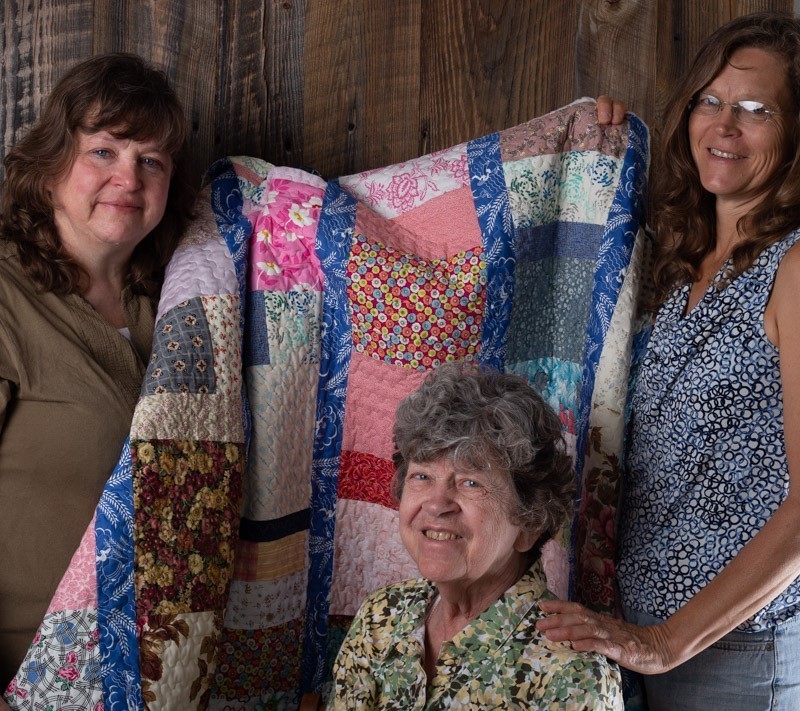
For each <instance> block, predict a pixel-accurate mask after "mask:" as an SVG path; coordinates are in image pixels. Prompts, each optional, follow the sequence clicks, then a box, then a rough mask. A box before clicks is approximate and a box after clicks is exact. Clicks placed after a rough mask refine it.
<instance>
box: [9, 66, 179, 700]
mask: <svg viewBox="0 0 800 711" xmlns="http://www.w3.org/2000/svg"><path fill="white" fill-rule="evenodd" d="M185 136H186V126H185V120H184V116H183V110H182V108H181V105H180V102H179V101H178V99H177V97H176V96H175V93H174V92H173V91H172V89H171V88H170V86H169V84H168V82H167V80H166V78H165V76H164V75H163V74H162V73H161V72H159V71H157V70H155V69H153V68H152V67H150V66H148V65H147V64H145V63H144V62H143V61H142V60H141V59H140V58H139V57H136V56H133V55H127V54H108V55H102V56H98V57H94V58H92V59H89V60H87V61H85V62H83V63H81V64H78V65H77V66H75V67H73V68H72V69H71V70H69V71H68V72H67V73H66V74H65V75H64V76H63V77H62V78H61V80H60V81H59V82H58V84H57V85H56V87H55V89H54V90H53V92H52V94H51V95H50V96H49V98H48V100H47V102H46V105H45V108H44V111H43V113H42V115H41V117H40V118H39V120H38V121H37V122H36V124H35V125H34V126H32V127H31V129H30V130H29V131H28V133H27V134H26V135H25V136H24V137H23V139H22V140H21V141H20V142H19V143H18V144H17V145H16V146H14V147H13V148H11V149H10V151H9V152H8V155H7V157H6V159H5V181H4V183H3V187H2V191H3V195H2V215H1V216H0V560H2V566H0V683H5V682H7V681H8V680H9V679H10V678H11V677H12V675H13V674H14V673H15V672H16V670H17V667H18V666H19V664H20V662H21V661H22V659H23V657H24V655H25V652H26V650H27V648H28V646H29V644H30V642H31V640H32V639H33V636H34V633H35V631H36V628H37V626H38V624H39V623H40V622H41V620H42V618H43V616H44V613H45V611H46V608H47V605H48V603H49V602H50V599H51V597H52V596H53V593H54V591H55V588H56V586H57V584H58V582H59V579H60V577H61V575H62V574H63V573H64V571H65V570H66V568H67V566H68V564H69V561H70V557H71V556H72V554H73V553H74V551H75V549H76V548H77V547H78V544H79V542H80V538H81V535H82V534H83V532H84V530H85V529H86V526H87V524H88V523H89V521H90V518H91V516H92V512H93V511H94V508H95V506H96V504H97V501H98V499H99V496H100V493H101V491H102V488H103V485H104V483H105V481H106V479H107V477H108V475H109V474H110V473H111V471H112V469H113V467H114V465H115V463H116V460H117V458H118V456H119V452H120V449H121V446H122V444H123V442H124V440H125V437H126V435H127V433H128V431H129V429H130V422H131V417H132V414H133V408H134V405H135V403H136V400H137V398H138V394H139V388H140V385H141V381H142V378H143V376H144V372H145V365H146V362H147V360H148V358H149V354H150V345H151V338H152V330H153V325H154V303H155V301H154V300H155V299H156V298H157V296H158V292H159V288H160V283H161V278H162V274H163V270H164V267H165V265H166V263H167V261H168V259H169V257H170V255H171V254H172V252H173V250H174V248H175V246H176V243H177V241H178V239H179V237H180V233H181V231H182V229H183V226H184V224H185V222H186V220H187V219H188V217H189V215H190V206H191V202H192V199H193V191H192V188H191V186H190V185H189V183H188V181H187V180H186V177H185V169H184V167H183V148H184V143H185ZM0 705H2V701H0Z"/></svg>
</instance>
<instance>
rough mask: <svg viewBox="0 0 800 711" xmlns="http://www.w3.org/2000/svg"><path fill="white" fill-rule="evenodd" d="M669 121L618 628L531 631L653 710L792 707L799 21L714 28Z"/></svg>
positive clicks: (636, 410)
mask: <svg viewBox="0 0 800 711" xmlns="http://www.w3.org/2000/svg"><path fill="white" fill-rule="evenodd" d="M670 106H671V109H670V111H669V113H668V116H667V119H666V122H665V131H664V137H663V143H662V153H661V157H660V161H659V165H658V168H657V170H656V171H655V186H654V196H653V201H652V205H653V215H652V222H653V225H654V227H655V229H656V261H655V271H654V284H655V291H656V298H657V299H658V301H659V308H658V314H657V318H656V321H655V324H654V327H653V330H652V334H651V336H650V341H649V344H648V351H647V354H646V355H645V358H644V359H643V362H642V364H641V367H640V370H639V373H638V378H637V381H636V384H635V386H634V391H633V395H632V413H633V414H632V420H631V428H630V433H629V440H628V443H629V444H628V455H627V480H626V486H625V492H624V495H623V502H622V517H621V521H620V552H619V561H618V566H617V580H618V583H619V588H620V595H621V601H622V605H623V609H624V613H625V617H626V619H627V620H628V621H627V622H623V621H621V620H615V619H613V618H611V617H607V616H603V615H599V614H595V613H593V612H590V611H588V610H586V609H585V608H583V607H581V606H579V605H577V604H574V603H565V602H543V603H542V607H543V609H545V610H546V611H547V612H549V613H552V616H551V617H550V618H548V619H547V620H545V621H543V622H541V623H540V629H542V630H547V634H548V636H549V637H550V638H551V639H553V640H564V639H570V640H572V641H573V646H574V648H575V649H579V650H583V651H595V652H600V653H602V654H606V655H607V656H609V657H611V658H612V659H615V660H617V661H619V662H620V663H621V664H622V665H623V666H626V667H628V668H631V669H634V670H636V671H640V672H643V673H644V674H645V675H646V676H645V677H644V680H645V688H646V691H647V698H648V703H649V706H650V708H651V711H653V710H655V709H710V708H720V709H721V708H724V709H726V710H734V711H735V710H737V709H748V710H755V709H771V708H775V707H780V708H792V709H795V708H800V577H799V576H800V328H798V314H800V245H798V244H797V243H798V242H800V229H799V228H800V159H799V158H798V142H799V140H800V21H798V20H797V19H794V18H792V17H788V16H784V15H780V14H777V13H760V14H757V15H750V16H746V17H740V18H738V19H735V20H733V21H731V22H729V23H728V24H726V25H724V26H723V27H721V28H720V29H718V30H717V31H716V32H715V33H714V34H712V35H711V36H710V37H709V38H708V39H707V40H706V41H705V42H704V44H703V46H702V47H701V49H700V51H699V53H698V55H697V57H696V58H695V61H694V63H693V65H692V67H691V68H690V70H689V72H688V74H687V76H686V77H685V78H684V79H682V80H681V81H680V82H679V83H678V85H677V88H676V90H675V92H674V93H673V96H672V98H671V103H670Z"/></svg>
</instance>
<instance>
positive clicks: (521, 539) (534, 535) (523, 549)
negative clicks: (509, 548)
mask: <svg viewBox="0 0 800 711" xmlns="http://www.w3.org/2000/svg"><path fill="white" fill-rule="evenodd" d="M539 536H541V532H540V531H533V532H532V531H523V530H522V529H520V532H519V533H518V534H517V539H516V540H515V541H514V550H515V551H517V553H527V552H528V551H529V550H530V549H531V548H533V546H534V544H535V543H536V541H538V540H539Z"/></svg>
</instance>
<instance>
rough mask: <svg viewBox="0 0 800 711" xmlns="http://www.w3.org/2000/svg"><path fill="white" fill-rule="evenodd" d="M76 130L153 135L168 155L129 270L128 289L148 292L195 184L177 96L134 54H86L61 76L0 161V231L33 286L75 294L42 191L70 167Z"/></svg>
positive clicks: (75, 277)
mask: <svg viewBox="0 0 800 711" xmlns="http://www.w3.org/2000/svg"><path fill="white" fill-rule="evenodd" d="M79 130H81V131H85V132H88V133H93V132H96V131H100V130H110V131H111V132H113V134H114V135H115V136H118V137H120V138H131V139H133V140H154V141H156V142H157V143H158V144H159V146H160V147H161V148H162V149H163V150H165V151H166V152H168V153H169V154H170V155H171V156H172V159H173V166H174V167H173V175H172V180H171V182H170V189H169V195H168V198H167V205H166V210H165V213H164V217H163V218H162V220H161V222H160V223H159V224H158V225H157V226H156V227H155V228H154V229H153V230H152V232H150V234H149V235H148V236H147V237H145V239H144V240H142V242H140V243H139V244H138V245H137V247H136V249H135V250H134V252H133V255H132V256H131V263H130V270H129V275H128V284H129V285H130V286H131V288H132V289H133V291H134V292H135V293H140V294H147V295H149V296H151V297H155V296H156V295H157V294H158V290H159V288H160V284H161V279H162V277H163V271H164V267H165V266H166V264H167V262H168V261H169V258H170V256H171V255H172V252H173V251H174V250H175V247H176V245H177V243H178V240H179V238H180V235H181V232H182V231H183V228H184V226H185V225H186V222H187V220H188V218H189V217H190V216H191V206H192V203H193V200H194V189H193V188H192V186H191V183H190V181H189V180H188V177H187V176H188V170H187V163H186V158H185V142H186V120H185V118H184V114H183V109H182V108H181V104H180V101H179V100H178V98H177V96H176V95H175V93H174V91H173V90H172V88H171V87H170V85H169V82H168V81H167V79H166V77H165V75H164V74H163V73H162V72H160V71H158V70H156V69H154V68H153V67H150V66H149V65H148V64H146V63H145V62H144V61H143V60H142V59H141V58H140V57H137V56H136V55H132V54H124V53H114V54H104V55H100V56H97V57H93V58H91V59H88V60H86V61H84V62H81V63H80V64H77V65H76V66H74V67H73V68H72V69H70V70H69V71H68V72H67V73H66V74H64V75H63V76H62V77H61V79H60V80H59V81H58V83H57V84H56V86H55V88H54V89H53V91H52V93H51V94H50V96H49V97H48V99H47V101H46V103H45V107H44V111H43V112H42V114H41V116H40V117H39V120H38V121H37V122H36V123H35V124H34V125H33V126H32V127H31V128H30V130H29V131H28V132H27V134H26V135H25V136H24V137H23V139H22V140H21V141H20V142H19V143H17V145H15V146H14V147H12V148H11V150H9V152H8V155H7V156H6V158H5V161H4V165H5V181H4V184H3V195H2V203H1V204H2V208H1V209H2V214H0V234H1V235H2V238H4V239H7V240H9V241H11V242H14V243H16V245H17V250H18V253H19V257H20V262H21V264H22V267H23V269H24V270H25V271H26V273H27V274H28V275H29V276H30V278H31V279H32V280H33V281H34V282H35V283H36V285H37V286H38V288H39V289H41V290H42V291H52V292H55V293H58V294H69V293H75V292H77V291H79V284H80V282H81V277H82V276H83V274H82V271H81V269H80V267H79V266H78V265H77V264H76V263H75V262H74V261H73V260H72V259H71V258H70V257H69V255H68V254H67V253H66V252H65V250H64V249H63V247H62V245H61V240H60V239H59V235H58V231H57V229H56V226H55V222H54V216H53V204H52V200H51V197H50V193H49V190H48V185H50V184H52V181H54V180H57V179H59V178H61V177H62V176H64V175H66V174H67V173H68V172H69V170H70V169H71V167H72V164H73V161H74V159H75V134H76V132H77V131H79Z"/></svg>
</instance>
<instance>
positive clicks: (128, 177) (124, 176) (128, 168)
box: [114, 160, 142, 191]
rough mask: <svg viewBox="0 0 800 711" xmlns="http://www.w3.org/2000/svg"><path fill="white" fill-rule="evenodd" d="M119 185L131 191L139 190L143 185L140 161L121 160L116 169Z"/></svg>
mask: <svg viewBox="0 0 800 711" xmlns="http://www.w3.org/2000/svg"><path fill="white" fill-rule="evenodd" d="M114 180H115V182H116V184H117V185H119V186H120V187H123V188H125V189H126V190H129V191H134V190H138V189H139V188H140V187H141V186H142V176H141V166H140V165H139V162H138V161H129V160H119V161H117V162H116V165H115V170H114Z"/></svg>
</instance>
